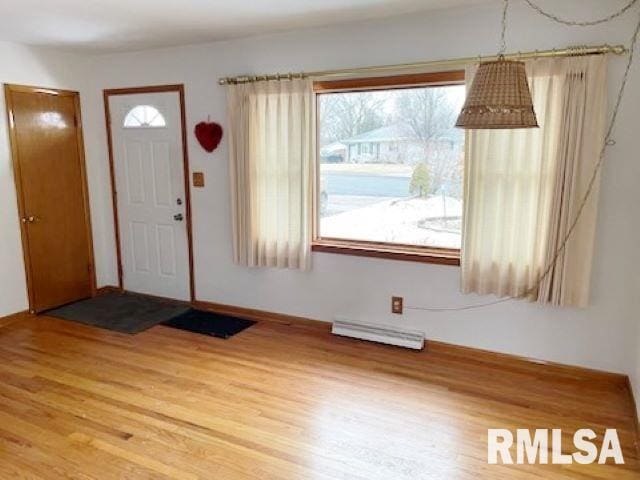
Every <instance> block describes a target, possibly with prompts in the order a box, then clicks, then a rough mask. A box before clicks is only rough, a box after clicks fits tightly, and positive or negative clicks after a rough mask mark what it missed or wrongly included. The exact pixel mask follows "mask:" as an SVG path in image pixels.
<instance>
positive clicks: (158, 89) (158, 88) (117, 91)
mask: <svg viewBox="0 0 640 480" xmlns="http://www.w3.org/2000/svg"><path fill="white" fill-rule="evenodd" d="M164 92H177V93H178V97H179V101H180V124H181V130H182V132H181V139H182V160H183V167H184V192H185V194H184V195H185V214H186V223H187V254H188V259H189V292H190V298H191V301H192V302H193V301H195V298H196V287H195V278H194V272H193V230H192V223H191V190H190V188H189V187H190V182H189V174H190V173H189V172H190V170H189V152H188V148H187V125H186V124H187V115H186V112H185V107H184V103H185V102H184V85H183V84H176V85H153V86H148V87H130V88H110V89H105V90H103V91H102V94H103V99H104V115H105V122H106V125H107V147H108V151H109V176H110V177H111V202H112V206H113V226H114V233H115V241H116V258H117V267H118V287H119V288H120V289H121V290H122V289H123V288H124V283H123V280H122V271H123V270H122V248H121V247H120V222H119V219H118V199H117V196H116V171H115V164H114V160H113V140H112V132H111V112H110V110H109V98H110V97H112V96H116V95H132V94H137V93H164Z"/></svg>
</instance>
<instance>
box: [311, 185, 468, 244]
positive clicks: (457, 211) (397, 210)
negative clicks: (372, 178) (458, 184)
mask: <svg viewBox="0 0 640 480" xmlns="http://www.w3.org/2000/svg"><path fill="white" fill-rule="evenodd" d="M330 201H332V200H330ZM461 217H462V202H460V200H458V199H456V198H453V197H443V196H440V195H435V196H431V197H429V198H407V199H386V200H383V201H380V202H377V203H373V204H370V205H367V206H363V207H360V208H354V209H351V210H349V211H344V212H342V213H338V214H335V215H331V216H327V217H323V218H322V219H321V220H320V234H321V236H323V237H330V238H344V239H351V240H366V241H373V242H392V243H404V244H409V245H428V246H435V247H445V248H460V231H459V229H460V218H461Z"/></svg>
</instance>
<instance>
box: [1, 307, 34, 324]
mask: <svg viewBox="0 0 640 480" xmlns="http://www.w3.org/2000/svg"><path fill="white" fill-rule="evenodd" d="M25 315H29V310H20V311H19V312H15V313H10V314H9V315H4V316H2V317H0V328H2V327H5V326H7V325H9V324H11V323H13V322H17V321H18V320H20V319H22V318H24V316H25Z"/></svg>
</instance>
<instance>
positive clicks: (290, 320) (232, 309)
mask: <svg viewBox="0 0 640 480" xmlns="http://www.w3.org/2000/svg"><path fill="white" fill-rule="evenodd" d="M192 305H193V307H194V308H200V309H203V310H209V311H212V312H215V313H220V314H222V315H233V316H236V317H240V318H246V319H248V320H254V321H267V322H276V323H280V324H284V325H291V326H304V327H307V328H315V329H317V330H322V331H325V332H330V331H331V323H330V322H327V321H325V320H315V319H311V318H307V317H299V316H295V315H288V314H284V313H277V312H270V311H267V310H259V309H256V308H246V307H238V306H235V305H227V304H222V303H215V302H207V301H202V300H196V301H195V302H193V303H192ZM425 343H426V348H425V350H426V351H427V352H434V353H441V354H448V355H452V356H459V357H467V358H469V357H480V356H481V357H482V358H483V359H484V360H493V361H495V362H496V363H501V364H503V363H504V362H512V363H519V364H521V365H523V364H524V365H531V366H534V365H535V366H537V367H540V366H544V367H545V368H546V369H547V370H548V371H550V370H551V371H555V372H557V373H562V374H565V375H571V374H572V372H573V373H575V374H576V375H580V376H581V377H589V378H593V379H607V380H613V381H616V382H620V383H621V384H624V383H627V382H628V381H629V380H628V377H627V376H626V375H624V374H621V373H614V372H607V371H605V370H597V369H592V368H587V367H580V366H576V365H568V364H564V363H557V362H550V361H546V360H539V359H536V358H531V357H525V356H520V355H515V354H511V353H502V352H495V351H492V350H484V349H481V348H476V347H467V346H463V345H455V344H452V343H446V342H441V341H437V340H429V339H426V341H425Z"/></svg>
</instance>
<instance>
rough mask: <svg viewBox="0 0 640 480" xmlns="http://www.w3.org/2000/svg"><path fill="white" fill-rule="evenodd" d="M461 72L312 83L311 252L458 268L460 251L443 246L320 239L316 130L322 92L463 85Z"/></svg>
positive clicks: (317, 128)
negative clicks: (312, 174) (314, 155)
mask: <svg viewBox="0 0 640 480" xmlns="http://www.w3.org/2000/svg"><path fill="white" fill-rule="evenodd" d="M464 76H465V72H464V70H448V71H438V72H429V73H414V74H405V75H391V76H384V77H367V78H349V79H343V80H326V81H322V80H320V81H315V82H313V92H314V97H315V98H314V101H315V107H316V126H315V129H316V145H315V148H316V161H315V166H314V168H315V181H314V185H313V202H312V209H313V212H312V219H313V221H312V241H311V250H312V251H314V252H325V253H338V254H346V255H354V256H361V257H373V258H385V259H392V260H405V261H413V262H422V263H434V264H440V265H454V266H459V265H460V249H457V248H456V249H454V248H443V247H423V246H417V245H406V244H400V243H390V242H375V241H365V240H350V239H344V238H331V237H322V236H320V230H319V221H320V218H319V213H320V209H319V205H320V198H319V196H320V136H319V135H318V130H319V128H320V122H319V118H318V113H319V109H318V99H319V96H320V95H322V94H324V93H337V92H344V93H346V92H362V91H373V90H392V89H393V90H399V89H403V88H414V87H420V86H434V87H435V86H438V87H440V86H448V85H464V84H465V78H464Z"/></svg>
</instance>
